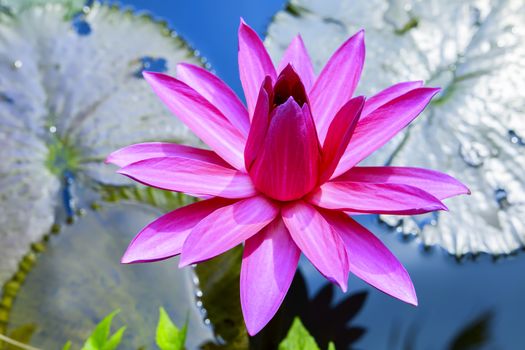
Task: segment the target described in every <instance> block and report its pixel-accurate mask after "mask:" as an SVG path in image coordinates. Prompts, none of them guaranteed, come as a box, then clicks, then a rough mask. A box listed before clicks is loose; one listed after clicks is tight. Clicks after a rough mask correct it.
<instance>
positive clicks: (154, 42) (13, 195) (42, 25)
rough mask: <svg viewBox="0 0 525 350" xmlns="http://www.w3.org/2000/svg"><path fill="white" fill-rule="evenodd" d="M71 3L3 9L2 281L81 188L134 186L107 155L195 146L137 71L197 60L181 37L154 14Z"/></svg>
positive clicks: (69, 210)
mask: <svg viewBox="0 0 525 350" xmlns="http://www.w3.org/2000/svg"><path fill="white" fill-rule="evenodd" d="M37 2H38V3H42V2H44V1H37ZM65 2H67V1H57V2H50V3H48V2H46V4H45V5H42V6H40V5H34V6H30V7H24V10H23V11H13V12H15V13H16V15H15V16H12V15H6V14H5V13H1V12H0V55H1V56H2V57H3V59H2V62H1V63H0V144H1V145H2V147H1V149H0V158H1V159H2V162H0V206H1V208H2V212H1V213H0V284H3V283H4V282H5V281H6V280H7V279H8V278H9V276H11V275H12V274H13V273H14V272H15V271H16V269H17V264H18V261H19V260H20V258H21V257H22V256H23V255H24V254H25V253H26V252H27V250H28V248H29V245H30V243H32V242H35V241H37V240H40V239H41V238H42V237H43V235H45V234H46V233H48V232H49V231H50V229H51V226H52V225H53V224H54V223H55V222H56V221H57V216H56V215H57V213H58V214H60V213H62V212H65V214H66V215H67V216H71V215H74V214H75V211H76V208H75V200H76V199H78V198H77V197H78V196H77V192H82V191H84V190H85V189H86V188H91V187H94V188H96V187H97V186H101V185H104V186H131V185H132V182H131V181H128V180H126V179H125V177H123V176H120V175H118V174H116V173H115V170H116V168H115V167H114V166H112V165H106V164H104V163H103V160H104V159H105V158H106V156H107V155H108V154H109V153H110V152H112V151H114V150H116V149H118V148H120V147H123V146H126V145H130V144H134V143H138V142H144V141H152V140H156V141H162V140H164V141H173V142H181V143H187V144H188V143H189V144H195V143H196V142H197V139H196V138H195V136H193V135H192V134H191V133H190V132H189V131H188V129H187V128H186V127H184V126H183V125H182V124H181V123H180V122H179V121H178V120H177V118H175V117H173V115H172V114H171V113H170V112H169V111H168V110H167V109H166V108H165V107H164V106H163V105H162V104H161V102H160V101H159V100H158V99H157V98H156V96H155V95H154V93H152V92H151V89H150V88H149V86H148V85H147V83H146V82H145V81H144V79H142V78H141V75H140V73H141V72H142V70H144V69H153V70H161V71H166V72H167V73H170V74H174V72H175V66H176V64H177V63H178V62H181V61H190V62H194V63H199V61H198V59H197V58H196V57H195V56H194V55H193V53H192V51H191V50H190V49H189V48H188V47H187V45H186V44H185V42H184V41H182V39H180V38H179V37H177V36H176V35H175V34H174V33H173V32H171V31H170V30H169V29H168V28H167V27H166V25H165V24H163V23H160V22H155V21H154V20H152V19H151V17H149V16H146V15H135V14H134V13H132V12H131V11H121V10H120V9H119V8H117V7H116V6H108V5H103V4H99V3H97V2H95V3H94V4H93V5H91V6H89V7H83V9H82V12H80V13H77V14H76V15H75V16H74V18H72V19H71V18H69V17H68V14H69V12H70V10H71V7H70V6H69V5H65V4H64V3H65ZM18 3H19V2H18V1H14V0H13V1H6V2H3V4H4V5H5V6H12V5H13V4H18ZM27 3H28V2H26V1H24V4H27ZM68 3H69V2H68ZM86 28H89V30H86ZM159 62H161V63H162V64H160V63H159ZM78 184H81V186H78Z"/></svg>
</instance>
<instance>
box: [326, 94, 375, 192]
mask: <svg viewBox="0 0 525 350" xmlns="http://www.w3.org/2000/svg"><path fill="white" fill-rule="evenodd" d="M364 103H365V99H364V97H362V96H359V97H356V98H353V99H351V100H350V101H348V102H347V103H346V104H345V105H344V106H343V107H342V108H341V109H340V110H339V112H337V114H336V116H335V118H334V120H332V123H331V124H330V128H329V129H328V133H327V134H326V139H325V140H324V144H323V152H322V153H323V155H322V163H321V169H322V170H321V171H322V175H321V179H320V183H323V182H325V181H326V180H328V179H329V178H330V177H331V176H332V174H333V172H334V170H335V168H336V167H337V164H338V163H339V160H340V159H341V157H342V156H343V154H344V152H345V150H346V146H348V143H349V142H350V138H351V137H352V134H353V133H354V129H355V127H356V125H357V122H358V120H359V117H360V115H361V110H362V109H363V105H364Z"/></svg>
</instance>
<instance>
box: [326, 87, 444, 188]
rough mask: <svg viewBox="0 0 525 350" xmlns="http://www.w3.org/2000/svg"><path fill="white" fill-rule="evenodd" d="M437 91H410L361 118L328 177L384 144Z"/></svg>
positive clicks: (420, 110) (357, 161)
mask: <svg viewBox="0 0 525 350" xmlns="http://www.w3.org/2000/svg"><path fill="white" fill-rule="evenodd" d="M438 91H439V89H435V88H418V89H414V90H411V91H409V92H407V93H406V94H404V95H402V96H400V97H398V98H395V99H393V100H391V101H390V102H388V103H386V104H384V105H383V106H381V107H379V108H378V109H376V110H375V111H374V112H372V113H371V114H369V115H367V116H366V117H363V118H361V119H360V120H359V122H358V123H357V126H356V128H355V130H354V134H353V136H352V139H351V140H350V143H349V144H348V147H347V148H346V152H345V154H344V155H343V157H342V158H341V161H340V162H339V164H338V166H337V168H336V170H335V171H334V174H333V175H332V178H334V177H337V176H339V175H341V174H342V173H344V172H346V171H347V170H349V169H350V168H352V167H353V166H354V165H356V164H357V163H359V162H360V161H362V160H363V159H365V158H366V157H368V156H369V155H370V154H372V153H373V152H374V151H375V150H377V149H378V148H380V147H381V146H383V145H384V144H385V143H387V142H388V141H389V140H390V139H391V138H392V137H394V136H395V135H396V134H397V133H398V132H399V131H401V130H402V129H403V128H404V127H406V126H407V125H408V124H409V123H410V122H411V121H412V120H414V118H416V117H417V116H418V115H419V113H421V112H422V111H423V109H425V107H426V106H427V104H428V103H429V102H430V99H431V98H432V97H433V96H434V95H435V94H436V93H437V92H438Z"/></svg>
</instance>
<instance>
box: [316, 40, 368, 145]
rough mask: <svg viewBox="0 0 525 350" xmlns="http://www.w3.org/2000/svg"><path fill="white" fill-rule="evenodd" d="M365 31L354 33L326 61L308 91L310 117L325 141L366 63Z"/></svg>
mask: <svg viewBox="0 0 525 350" xmlns="http://www.w3.org/2000/svg"><path fill="white" fill-rule="evenodd" d="M364 38H365V32H364V31H363V30H361V31H359V32H357V33H356V34H355V35H354V36H352V37H351V38H350V39H348V40H347V41H346V42H345V43H344V44H343V45H342V46H341V47H340V48H339V49H338V50H337V51H336V52H335V53H334V54H333V55H332V57H331V58H330V59H329V60H328V63H327V64H326V66H325V67H324V69H323V70H322V72H321V74H319V77H318V78H317V81H316V82H315V84H314V86H313V88H312V90H311V91H310V94H309V96H310V102H311V103H312V115H313V116H314V120H315V125H316V127H317V133H318V134H319V140H320V141H321V142H324V139H325V137H326V133H327V132H328V127H329V126H330V123H331V122H332V119H333V118H334V116H335V114H336V113H337V111H339V109H341V107H342V106H343V104H345V103H346V102H347V101H348V100H349V99H350V98H351V97H352V95H353V94H354V91H355V89H356V87H357V83H358V82H359V78H360V77H361V71H362V70H363V64H364V61H365V42H364Z"/></svg>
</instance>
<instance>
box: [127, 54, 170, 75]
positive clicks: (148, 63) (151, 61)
mask: <svg viewBox="0 0 525 350" xmlns="http://www.w3.org/2000/svg"><path fill="white" fill-rule="evenodd" d="M139 62H140V65H141V67H140V68H139V69H138V70H137V71H136V72H135V73H134V74H133V75H134V76H135V77H136V78H142V72H143V71H150V72H158V73H164V72H167V71H168V61H167V60H166V59H165V58H162V57H159V58H156V57H151V56H144V57H141V58H139Z"/></svg>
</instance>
